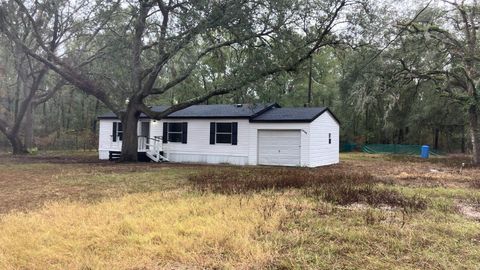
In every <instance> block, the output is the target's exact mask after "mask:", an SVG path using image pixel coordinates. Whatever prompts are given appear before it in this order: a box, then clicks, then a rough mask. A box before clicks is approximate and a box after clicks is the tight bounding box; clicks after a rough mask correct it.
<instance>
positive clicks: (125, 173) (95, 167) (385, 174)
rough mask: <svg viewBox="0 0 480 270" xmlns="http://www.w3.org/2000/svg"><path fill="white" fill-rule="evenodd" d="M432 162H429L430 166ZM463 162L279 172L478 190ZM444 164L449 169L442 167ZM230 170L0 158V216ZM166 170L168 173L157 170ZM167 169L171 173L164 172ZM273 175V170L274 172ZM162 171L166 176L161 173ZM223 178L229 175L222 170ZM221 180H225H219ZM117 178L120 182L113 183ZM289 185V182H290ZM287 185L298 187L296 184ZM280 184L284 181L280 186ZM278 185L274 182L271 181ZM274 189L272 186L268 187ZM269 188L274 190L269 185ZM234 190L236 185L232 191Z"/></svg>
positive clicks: (365, 159) (395, 160)
mask: <svg viewBox="0 0 480 270" xmlns="http://www.w3.org/2000/svg"><path fill="white" fill-rule="evenodd" d="M430 161H432V162H430ZM461 161H464V158H463V157H461V158H458V157H455V158H454V161H452V162H450V163H449V162H448V159H431V160H429V161H425V160H421V159H417V158H409V157H401V158H400V157H390V156H378V155H366V154H358V153H355V154H346V155H342V161H341V163H340V164H338V165H334V166H329V167H320V168H316V169H293V168H284V169H282V170H283V172H285V175H286V176H288V175H289V174H291V173H292V172H296V171H300V172H302V173H303V174H307V175H308V174H318V173H319V172H321V173H322V174H324V175H331V176H332V177H338V176H340V177H341V176H342V175H343V176H345V177H349V178H352V177H354V176H355V175H362V174H368V175H371V176H372V177H373V178H374V179H375V181H379V182H383V183H387V184H395V185H402V186H409V187H446V188H448V187H451V188H475V189H478V187H479V186H480V185H479V184H478V183H479V179H480V169H477V168H473V167H467V168H464V169H462V170H460V167H455V166H454V165H452V164H461ZM445 164H450V166H445ZM212 167H213V168H227V169H229V168H233V171H235V170H239V171H240V170H241V169H242V168H241V167H235V166H224V165H219V166H207V165H194V164H188V165H185V164H174V163H171V164H157V163H130V164H118V163H114V162H105V161H98V160H97V157H96V154H95V153H94V152H90V153H88V152H87V153H86V154H85V153H80V154H74V155H70V154H68V155H67V154H58V153H56V154H55V153H48V154H41V155H36V156H20V157H13V156H10V155H0V188H1V190H2V192H0V214H2V213H7V212H9V211H12V210H20V211H27V210H30V209H35V208H38V207H41V206H43V204H44V203H45V202H48V201H52V200H53V201H59V200H65V199H67V200H71V201H77V200H80V201H98V200H100V199H102V198H105V197H112V196H117V197H118V196H121V195H123V194H128V193H135V192H144V191H158V190H163V189H165V187H166V186H165V174H167V176H166V178H167V179H171V180H172V181H171V184H169V185H168V187H169V188H175V187H176V186H177V187H178V183H177V182H180V183H182V181H180V179H183V180H185V178H186V177H187V176H188V175H190V174H192V173H197V172H205V171H211V170H210V169H211V168H212ZM165 168H168V169H169V170H163V169H165ZM246 168H249V170H253V171H255V170H263V171H265V172H267V174H266V177H264V178H263V179H262V181H261V182H262V185H265V187H270V188H272V182H269V179H273V178H272V177H268V170H269V168H257V167H246ZM170 169H173V170H170ZM275 170H278V169H275ZM167 172H168V173H167ZM226 173H231V171H227V172H226ZM225 177H227V176H225ZM119 179H120V180H119ZM292 181H293V182H292ZM292 181H290V184H288V183H287V185H288V186H295V185H299V183H298V181H297V180H296V179H293V180H292ZM283 182H284V183H283V184H285V183H286V182H289V181H288V180H286V181H283ZM276 183H277V184H278V182H276ZM274 185H275V184H274ZM273 187H274V186H273ZM235 188H238V185H237V186H235Z"/></svg>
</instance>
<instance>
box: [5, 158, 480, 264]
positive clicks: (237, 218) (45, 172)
mask: <svg viewBox="0 0 480 270" xmlns="http://www.w3.org/2000/svg"><path fill="white" fill-rule="evenodd" d="M94 155H95V153H86V154H78V155H73V156H71V157H67V156H62V155H61V154H60V156H59V154H58V153H57V154H55V153H49V154H47V155H40V156H29V157H23V158H18V157H10V156H6V155H2V156H0V191H1V192H0V269H82V270H83V269H204V268H221V269H259V268H270V269H279V268H281V269H478V268H479V265H480V168H472V167H469V166H468V165H467V166H465V167H463V168H462V166H461V164H462V163H465V162H466V163H468V161H467V160H466V159H465V158H463V157H449V158H434V159H430V160H421V159H419V158H415V157H405V156H384V155H365V154H358V153H357V154H345V155H342V156H341V163H340V164H338V165H335V166H328V167H321V168H315V169H307V168H279V167H277V168H273V167H235V166H223V165H222V166H206V165H187V164H155V163H138V164H117V163H112V162H99V161H97V160H96V158H95V156H94Z"/></svg>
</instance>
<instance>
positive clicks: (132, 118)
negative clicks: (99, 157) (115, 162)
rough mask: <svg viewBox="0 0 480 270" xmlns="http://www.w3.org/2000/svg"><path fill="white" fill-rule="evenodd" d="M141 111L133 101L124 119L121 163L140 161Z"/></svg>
mask: <svg viewBox="0 0 480 270" xmlns="http://www.w3.org/2000/svg"><path fill="white" fill-rule="evenodd" d="M139 118H140V111H138V109H137V106H136V105H134V104H133V101H131V102H130V104H129V105H128V107H127V111H126V112H125V114H124V115H123V117H122V128H123V138H122V155H121V158H120V161H122V162H125V161H127V162H135V161H137V160H138V134H137V129H138V120H139Z"/></svg>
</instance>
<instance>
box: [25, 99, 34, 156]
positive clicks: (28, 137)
mask: <svg viewBox="0 0 480 270" xmlns="http://www.w3.org/2000/svg"><path fill="white" fill-rule="evenodd" d="M33 121H34V119H33V106H32V104H30V105H29V106H28V108H27V111H26V114H25V148H26V149H30V148H33V146H34V144H33V126H34V122H33Z"/></svg>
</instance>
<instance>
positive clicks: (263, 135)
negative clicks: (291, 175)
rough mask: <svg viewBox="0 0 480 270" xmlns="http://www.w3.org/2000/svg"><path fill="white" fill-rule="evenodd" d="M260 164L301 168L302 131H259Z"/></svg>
mask: <svg viewBox="0 0 480 270" xmlns="http://www.w3.org/2000/svg"><path fill="white" fill-rule="evenodd" d="M258 164H260V165H285V166H300V130H259V131H258Z"/></svg>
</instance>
